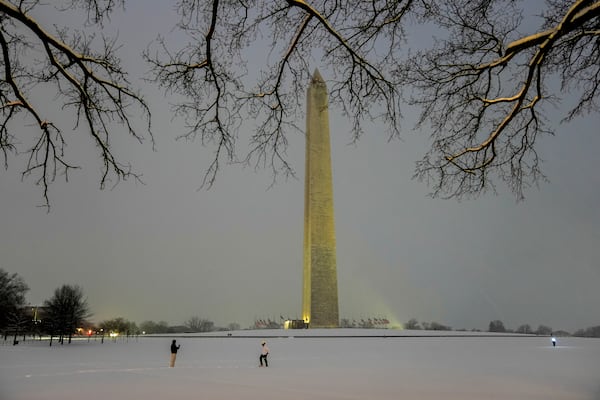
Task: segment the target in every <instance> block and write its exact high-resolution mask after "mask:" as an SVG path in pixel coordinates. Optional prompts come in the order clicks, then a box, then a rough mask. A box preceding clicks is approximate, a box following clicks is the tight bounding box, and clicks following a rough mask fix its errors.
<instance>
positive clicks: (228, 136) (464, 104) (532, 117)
mask: <svg viewBox="0 0 600 400" xmlns="http://www.w3.org/2000/svg"><path fill="white" fill-rule="evenodd" d="M122 2H123V0H121V1H117V0H104V1H101V0H96V1H92V0H70V1H67V3H68V4H69V5H72V6H78V7H83V9H84V10H85V11H86V12H87V15H88V22H89V23H90V24H96V25H98V24H99V25H101V24H102V21H103V20H104V19H105V18H107V16H108V14H109V13H110V12H111V11H112V10H113V9H115V7H119V6H121V5H122ZM174 4H175V5H176V7H177V10H178V12H179V16H180V21H179V23H178V25H177V27H176V28H177V29H178V32H181V33H183V34H184V36H183V37H186V38H188V41H187V43H184V44H183V45H182V44H181V40H180V39H181V36H180V37H179V40H178V42H177V43H171V42H170V41H169V40H168V39H165V38H162V37H159V38H158V39H157V41H156V42H155V43H154V44H153V45H151V46H150V47H149V48H148V49H147V50H146V51H145V52H144V57H145V59H146V60H147V61H148V62H149V63H150V69H151V73H152V74H151V77H150V80H151V81H154V82H156V83H158V84H159V85H161V86H162V87H163V88H164V89H165V91H166V92H167V93H169V94H172V95H173V99H174V113H175V115H176V116H177V117H180V118H182V119H183V120H184V121H185V122H186V126H187V130H186V132H184V133H183V134H182V136H181V137H183V138H188V139H193V138H197V139H199V140H200V141H201V143H202V144H203V145H206V146H209V147H211V148H213V149H214V156H213V158H212V162H211V164H210V165H209V167H208V168H207V171H206V174H205V177H204V184H205V185H206V186H208V187H210V186H211V185H212V184H213V183H214V181H215V179H216V177H217V174H218V172H219V170H220V168H221V167H222V165H223V163H230V162H238V161H239V162H244V163H247V164H250V165H253V166H256V167H267V168H271V169H272V171H273V173H274V177H276V176H277V175H278V174H279V173H283V174H293V169H292V167H291V166H290V165H289V164H288V161H287V156H286V149H287V146H288V137H289V135H290V134H292V133H294V132H302V130H303V129H302V127H301V126H298V121H300V120H302V118H303V115H304V105H303V99H304V91H305V89H306V84H307V82H308V81H309V77H310V74H311V72H312V69H313V68H314V67H313V66H312V65H311V63H312V61H313V60H316V59H318V62H319V66H320V68H324V69H327V73H328V75H327V84H328V88H329V90H330V102H331V103H332V105H333V106H335V107H338V108H339V109H340V110H341V112H342V113H343V114H344V115H345V116H346V117H347V118H349V119H350V120H351V121H352V132H351V137H352V138H353V139H354V140H358V139H359V138H360V137H361V135H362V134H363V132H364V130H365V129H366V127H367V126H368V124H370V123H371V122H373V121H375V122H377V126H378V127H381V126H383V127H385V128H386V129H387V131H386V134H387V135H388V136H389V138H395V137H398V136H400V122H401V120H402V115H401V113H400V110H401V108H402V107H403V106H405V105H406V104H407V103H408V104H410V105H413V106H418V107H420V108H421V114H420V118H419V119H418V122H417V128H419V129H421V130H423V131H428V132H430V134H431V140H432V145H431V148H430V151H428V152H427V154H425V156H424V157H423V159H421V160H420V161H419V162H418V163H417V166H416V172H415V177H416V178H418V179H421V180H423V181H425V182H427V183H428V184H429V185H430V186H431V188H432V195H434V196H439V197H456V198H462V197H470V196H476V195H478V194H480V193H482V192H485V191H487V190H495V187H496V184H497V183H498V182H502V183H503V184H505V185H508V187H510V189H511V190H512V191H513V192H514V193H515V195H516V196H517V198H519V199H521V198H523V196H524V189H526V188H527V187H529V186H530V185H534V184H536V183H538V182H539V180H540V179H541V180H543V179H544V178H545V177H544V175H543V172H542V169H541V158H540V156H539V155H538V153H537V151H536V148H537V146H536V144H537V143H538V139H539V137H540V136H541V135H547V134H552V133H554V131H555V129H556V128H555V127H554V126H550V124H548V120H547V119H546V117H545V113H546V112H548V109H549V107H550V106H554V105H555V103H557V102H558V101H559V100H560V99H561V97H562V95H563V93H567V92H568V93H570V95H572V96H576V98H577V99H578V100H577V101H576V103H575V105H574V106H573V107H572V108H571V109H568V110H567V111H565V113H564V120H566V121H568V120H571V119H573V118H576V117H579V116H582V115H586V114H589V113H598V111H600V110H599V104H598V87H599V82H600V78H599V77H600V2H599V1H593V0H573V1H567V2H565V1H561V0H546V2H545V4H544V6H543V7H541V8H540V9H539V10H537V11H536V12H537V14H538V17H537V18H531V16H529V17H528V18H525V17H524V15H525V7H529V8H531V7H532V5H531V3H527V2H524V1H523V2H519V1H516V0H456V1H452V2H448V1H441V0H386V1H384V0H356V1H351V2H350V1H332V0H315V1H304V0H277V1H269V2H267V1H259V0H210V1H200V0H177V1H174ZM37 5H38V2H37V1H33V0H29V1H21V2H17V1H12V2H9V1H4V0H0V18H1V20H2V28H1V29H0V34H1V35H0V45H1V47H2V50H3V58H2V64H1V65H2V67H3V68H4V76H3V77H2V80H1V81H0V89H1V92H0V96H1V98H0V107H1V108H0V110H1V111H0V115H1V116H2V123H1V125H0V129H1V131H0V148H1V149H2V151H4V154H5V157H4V158H5V160H7V156H6V154H7V152H9V151H16V150H17V143H18V140H16V137H15V135H14V134H13V130H12V128H11V127H12V125H11V123H12V124H13V125H15V124H16V121H15V118H16V114H17V113H19V112H25V113H26V114H27V115H28V116H29V118H32V119H33V120H34V121H35V125H36V129H37V130H38V132H39V136H38V140H37V141H36V142H35V144H34V145H33V146H32V147H31V148H29V149H28V151H27V153H28V154H29V162H28V165H27V168H26V169H25V172H24V174H25V175H27V174H32V173H37V174H38V176H39V182H40V183H41V184H42V186H43V187H44V189H45V191H44V196H45V198H46V201H47V188H48V184H49V183H50V182H51V181H52V180H54V178H55V176H56V173H57V171H61V172H64V173H65V174H66V173H67V172H68V171H69V169H70V168H72V166H71V165H70V164H69V163H68V161H67V160H66V159H65V157H64V155H63V150H64V148H65V140H64V137H63V136H62V134H61V131H60V130H59V129H58V128H57V127H56V124H54V123H53V122H52V121H47V120H46V119H44V116H43V115H41V114H40V112H39V111H38V108H37V107H36V105H35V104H33V102H32V101H31V98H32V96H31V95H30V93H31V91H32V90H34V89H35V88H36V87H37V85H39V84H44V85H48V84H51V85H54V86H53V87H54V89H55V91H56V93H57V97H58V98H59V99H60V101H61V102H63V104H64V106H65V107H66V108H72V110H73V111H74V112H75V115H76V118H75V120H76V124H79V123H80V121H81V122H84V123H85V124H86V125H87V129H88V132H89V133H90V135H91V137H92V138H93V139H94V142H95V143H96V144H97V145H98V148H99V152H100V156H101V158H102V160H103V161H104V167H103V175H102V178H101V184H102V185H104V184H105V182H106V181H107V179H108V177H109V175H111V176H112V175H114V176H116V177H117V178H119V179H121V178H126V177H128V176H132V174H133V173H132V172H131V169H130V168H129V167H128V166H125V165H123V164H122V163H121V162H119V161H118V160H116V159H115V157H114V155H113V153H112V151H111V148H110V146H109V144H110V143H109V140H108V139H109V137H110V133H111V125H113V123H115V122H117V123H121V124H123V125H124V126H126V127H127V129H128V131H129V133H130V134H131V135H132V136H133V137H135V138H138V139H139V140H141V139H142V138H143V137H144V135H141V134H139V133H138V131H136V130H135V129H134V128H133V125H132V119H131V117H130V114H129V113H128V110H129V108H130V107H132V106H137V107H139V108H141V110H142V113H143V114H144V115H146V116H147V117H149V114H150V113H149V111H148V108H147V106H146V103H145V102H144V100H143V99H142V98H141V97H140V96H139V95H138V94H137V92H135V91H134V90H133V89H131V88H130V85H129V84H128V82H127V80H126V75H125V71H123V70H122V69H121V68H120V67H119V62H118V60H117V59H116V57H115V46H116V43H115V42H114V41H110V40H104V46H103V50H102V51H100V52H98V51H96V52H92V46H91V42H92V39H93V38H91V37H86V36H71V37H67V33H66V32H67V31H66V30H64V31H61V30H58V31H57V34H56V36H51V35H50V34H48V33H47V32H46V31H45V30H43V29H42V27H40V26H39V25H38V24H37V23H36V21H35V20H33V19H32V18H31V17H29V14H28V10H30V9H31V8H32V7H36V6H37ZM536 5H537V4H536ZM538 6H539V5H538ZM527 13H528V14H531V11H527ZM536 23H537V25H535V24H536ZM17 25H18V26H17ZM416 25H422V26H425V27H427V28H430V29H431V30H432V35H434V36H435V38H436V40H435V41H434V45H433V46H429V47H426V48H423V47H421V48H410V47H409V46H408V44H409V43H412V42H410V41H408V42H407V39H408V40H410V36H409V34H410V33H411V32H412V31H413V28H414V26H416ZM18 29H20V30H18ZM23 30H26V31H27V32H28V35H25V36H24V35H22V34H20V32H22V31H23ZM67 43H69V44H70V46H69V45H67ZM35 46H38V48H39V49H41V50H42V51H41V54H44V55H45V57H44V59H43V61H44V62H43V63H37V64H34V65H30V64H24V63H23V62H22V61H21V60H22V55H23V52H26V51H27V50H23V49H30V48H34V47H35ZM256 54H260V55H261V56H264V62H262V63H261V64H259V65H256V63H255V62H252V63H250V62H249V60H250V59H251V58H252V60H254V59H255V57H250V55H253V56H256ZM555 82H558V83H559V84H558V85H555V84H554V83H555ZM136 117H137V116H136ZM148 132H149V125H148ZM149 135H150V137H151V133H150V134H149ZM242 138H243V139H244V140H247V141H248V143H249V146H250V147H249V148H246V147H245V144H244V147H243V150H242V151H240V147H241V146H240V144H239V143H238V141H239V140H240V139H242ZM133 176H136V175H133Z"/></svg>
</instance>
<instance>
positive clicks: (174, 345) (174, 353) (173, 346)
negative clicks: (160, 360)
mask: <svg viewBox="0 0 600 400" xmlns="http://www.w3.org/2000/svg"><path fill="white" fill-rule="evenodd" d="M180 347H181V345H177V341H176V340H175V339H173V341H172V342H171V363H170V364H169V367H171V368H173V367H174V366H175V359H176V358H177V350H179V348H180Z"/></svg>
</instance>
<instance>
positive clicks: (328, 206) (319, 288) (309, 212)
mask: <svg viewBox="0 0 600 400" xmlns="http://www.w3.org/2000/svg"><path fill="white" fill-rule="evenodd" d="M306 97H307V99H306V172H305V178H304V179H305V181H304V274H303V280H304V287H303V297H302V317H303V319H304V321H308V322H309V324H310V327H313V328H331V327H337V326H338V325H339V311H338V291H337V267H336V252H335V223H334V217H333V183H332V177H331V149H330V139H329V111H328V101H329V100H328V97H327V87H326V85H325V82H324V81H323V78H322V77H321V74H320V73H319V71H318V70H315V72H314V74H313V77H312V80H311V82H310V85H309V87H308V91H307V96H306Z"/></svg>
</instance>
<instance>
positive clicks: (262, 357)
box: [258, 341, 269, 367]
mask: <svg viewBox="0 0 600 400" xmlns="http://www.w3.org/2000/svg"><path fill="white" fill-rule="evenodd" d="M261 345H262V350H261V352H260V357H259V358H258V361H259V362H260V366H261V367H262V366H263V360H264V361H265V367H268V366H269V362H268V361H267V356H268V355H269V348H268V347H267V342H264V341H263V342H262V343H261Z"/></svg>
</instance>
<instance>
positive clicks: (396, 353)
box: [0, 329, 600, 400]
mask: <svg viewBox="0 0 600 400" xmlns="http://www.w3.org/2000/svg"><path fill="white" fill-rule="evenodd" d="M449 333H451V334H454V335H455V336H454V337H452V336H450V337H436V336H434V335H435V334H439V332H432V333H427V332H419V331H412V332H411V331H391V330H382V331H378V330H359V329H344V330H337V329H336V330H302V331H293V330H290V331H284V330H281V331H279V330H276V331H238V332H233V333H232V336H231V337H217V336H216V335H215V334H212V335H179V336H164V337H152V336H143V337H142V336H141V337H139V338H138V339H137V340H136V339H129V340H128V341H125V340H123V339H119V340H117V341H116V342H113V341H111V340H105V343H104V344H101V343H100V341H99V340H98V341H94V340H93V339H92V340H91V341H90V342H88V341H86V340H79V341H75V342H73V343H72V344H71V345H66V344H65V345H64V346H60V345H57V344H53V346H52V347H49V346H48V343H47V342H35V341H27V342H26V343H21V344H19V345H18V346H12V345H11V342H10V341H7V342H0V343H3V344H2V345H0V400H25V399H27V400H34V399H61V400H62V399H75V398H79V399H86V400H92V399H103V400H105V399H262V400H270V399H277V400H295V399H340V400H351V399H361V400H362V399H365V400H366V399H436V400H437V399H444V400H447V399H461V400H465V399H540V400H541V399H544V400H549V399H582V400H583V399H585V400H598V399H600V339H582V338H559V339H558V345H557V346H556V347H554V348H553V347H552V345H551V343H550V340H549V338H548V337H535V336H532V337H527V336H526V337H510V336H507V337H495V336H489V337H485V336H484V337H475V336H473V337H461V336H456V335H461V333H460V332H449ZM414 334H425V335H429V336H425V337H412V336H411V335H414ZM465 334H466V335H469V333H465ZM225 335H226V334H225ZM336 335H345V336H346V337H337V336H336ZM348 335H354V337H348ZM384 335H385V336H384ZM394 335H402V336H401V337H394ZM242 336H243V337H242ZM294 336H295V337H294ZM363 336H372V337H363ZM173 338H175V339H177V341H178V343H180V344H181V349H180V352H179V354H178V358H177V364H176V366H175V368H169V367H168V361H169V345H170V343H171V339H173ZM263 338H264V339H265V340H266V341H267V344H268V346H269V347H270V350H271V354H270V355H269V368H258V355H259V352H260V341H261V340H262V339H263Z"/></svg>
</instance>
